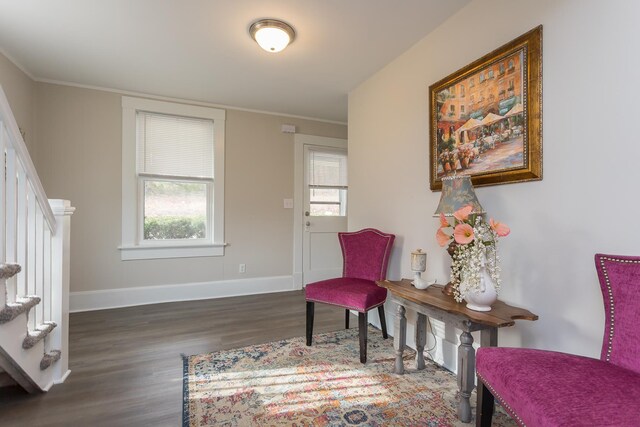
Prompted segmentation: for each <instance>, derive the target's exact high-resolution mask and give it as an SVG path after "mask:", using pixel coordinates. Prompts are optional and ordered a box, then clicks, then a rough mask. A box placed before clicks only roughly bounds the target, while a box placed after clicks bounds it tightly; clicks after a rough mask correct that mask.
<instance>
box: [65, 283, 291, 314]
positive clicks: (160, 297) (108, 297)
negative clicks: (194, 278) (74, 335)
mask: <svg viewBox="0 0 640 427" xmlns="http://www.w3.org/2000/svg"><path fill="white" fill-rule="evenodd" d="M295 289H296V288H295V286H294V282H293V277H292V276H274V277H254V278H250V279H237V280H219V281H215V282H200V283H181V284H175V285H161V286H141V287H136V288H119V289H105V290H99V291H84V292H71V293H70V294H69V311H70V312H71V313H76V312H80V311H93V310H105V309H108V308H119V307H131V306H136V305H147V304H157V303H162V302H175V301H191V300H200V299H212V298H224V297H235V296H241V295H254V294H268V293H272V292H285V291H292V290H295Z"/></svg>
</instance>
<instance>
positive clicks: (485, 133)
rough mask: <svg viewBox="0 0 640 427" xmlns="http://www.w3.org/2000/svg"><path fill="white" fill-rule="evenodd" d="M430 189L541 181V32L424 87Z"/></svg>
mask: <svg viewBox="0 0 640 427" xmlns="http://www.w3.org/2000/svg"><path fill="white" fill-rule="evenodd" d="M429 133H430V157H431V158H430V185H431V190H433V191H437V190H440V189H442V177H444V176H449V175H453V174H458V175H460V174H465V175H470V176H471V181H472V182H473V185H474V186H476V187H477V186H485V185H496V184H508V183H513V182H522V181H533V180H541V179H542V26H539V27H537V28H534V29H533V30H531V31H529V32H528V33H526V34H523V35H522V36H520V37H518V38H517V39H515V40H513V41H511V42H509V43H507V44H506V45H504V46H502V47H500V48H498V49H496V50H494V51H493V52H491V53H489V54H488V55H485V56H483V57H482V58H480V59H478V60H477V61H474V62H473V63H471V64H469V65H467V66H466V67H464V68H462V69H460V70H458V71H456V72H455V73H453V74H451V75H449V76H447V77H445V78H444V79H442V80H440V81H439V82H437V83H434V84H433V85H431V86H430V87H429Z"/></svg>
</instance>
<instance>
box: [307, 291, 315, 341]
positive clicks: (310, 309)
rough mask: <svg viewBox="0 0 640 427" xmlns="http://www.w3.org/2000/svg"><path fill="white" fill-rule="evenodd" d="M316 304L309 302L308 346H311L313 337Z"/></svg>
mask: <svg viewBox="0 0 640 427" xmlns="http://www.w3.org/2000/svg"><path fill="white" fill-rule="evenodd" d="M314 306H315V303H314V302H312V301H307V345H308V346H310V345H311V337H312V336H313V311H314V308H315V307H314Z"/></svg>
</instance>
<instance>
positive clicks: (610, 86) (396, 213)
mask: <svg viewBox="0 0 640 427" xmlns="http://www.w3.org/2000/svg"><path fill="white" fill-rule="evenodd" d="M638 16H640V2H630V1H626V0H612V1H607V2H601V1H596V0H538V1H525V0H475V1H473V2H471V3H470V4H469V5H468V6H466V7H465V8H464V9H462V10H461V11H460V12H458V13H457V14H456V15H454V16H453V17H451V18H450V19H448V20H447V21H446V22H444V23H443V25H442V26H441V27H439V28H438V29H437V30H435V31H434V32H432V33H431V34H429V35H428V36H427V37H426V38H424V39H423V40H422V41H420V42H419V43H417V44H416V45H415V46H413V47H412V48H411V49H410V50H408V51H407V52H405V53H404V54H403V55H401V56H400V57H398V58H397V59H395V60H394V61H392V62H391V63H390V64H388V65H387V66H386V67H385V68H383V69H382V70H380V71H379V72H378V73H376V74H375V75H373V76H372V77H371V78H370V79H368V80H367V81H366V82H364V83H363V84H362V85H360V86H359V87H358V88H356V89H355V90H354V91H353V92H352V93H351V94H350V96H349V168H350V169H349V191H350V205H349V228H351V229H358V228H360V227H364V226H373V227H378V228H380V229H383V230H386V231H391V232H394V233H397V234H398V237H399V238H398V240H397V242H398V243H397V245H396V247H395V249H394V254H393V257H392V260H391V263H390V266H391V268H390V270H391V276H392V277H393V278H398V277H400V276H405V277H407V276H409V275H410V274H411V271H410V262H409V254H410V252H411V251H412V250H414V249H415V248H418V247H420V248H424V249H426V251H427V252H428V267H427V268H428V273H427V276H428V277H437V278H438V279H439V282H440V283H443V282H446V281H447V277H448V269H449V266H450V263H451V261H450V259H449V256H448V255H447V254H446V252H445V251H444V250H443V249H442V248H440V247H439V246H438V245H437V242H436V239H435V232H436V229H437V227H438V220H437V218H432V213H433V212H434V211H435V209H436V206H437V203H438V200H439V198H440V193H439V192H431V191H430V190H429V175H428V174H429V152H428V146H429V142H428V141H429V131H428V129H429V124H428V87H429V85H430V84H433V83H435V82H436V81H438V80H440V79H441V78H443V77H445V76H447V75H449V74H450V73H452V72H454V71H456V70H457V69H459V68H461V67H463V66H465V65H466V64H468V63H470V62H472V61H473V60H475V59H477V58H480V57H481V56H483V55H484V54H486V53H488V52H491V51H492V50H493V49H495V48H497V47H499V46H500V45H502V44H504V43H506V42H509V41H510V40H512V39H513V38H515V37H517V36H519V35H521V34H523V33H525V32H527V31H529V30H530V29H532V28H534V27H536V26H537V25H539V24H543V25H544V29H543V32H544V41H543V45H544V46H543V52H544V57H543V60H544V65H543V68H544V71H543V73H544V78H543V81H544V83H543V85H544V87H543V99H544V106H543V110H544V136H543V145H544V180H542V181H539V182H531V183H520V184H509V185H499V186H492V187H483V188H479V189H477V191H476V192H477V195H478V198H479V199H480V201H481V203H482V205H483V207H484V208H485V209H486V210H487V211H488V213H489V215H490V216H492V217H495V218H498V219H500V220H502V221H504V222H506V223H507V224H508V225H509V226H510V227H511V230H512V232H511V235H510V236H508V237H507V238H505V239H502V241H501V244H500V245H501V246H500V252H501V255H502V260H503V264H502V269H503V286H502V292H501V298H504V299H505V300H507V301H509V302H511V303H514V304H516V305H520V306H524V307H527V308H529V309H531V310H532V311H533V312H535V313H537V314H538V315H539V316H540V320H539V321H537V322H517V324H516V327H514V328H509V329H504V330H501V331H500V343H501V345H516V346H519V345H524V346H531V347H537V348H546V349H554V350H561V351H567V352H571V353H578V354H584V355H589V356H596V357H597V356H598V355H599V353H600V346H601V343H602V333H603V325H604V312H603V306H602V296H601V294H600V288H599V285H598V280H597V276H596V272H595V267H594V261H593V255H594V254H595V253H596V252H604V253H613V254H635V255H639V254H640V251H639V247H640V246H639V245H638V233H637V231H636V228H635V222H636V217H637V215H636V214H635V213H636V212H638V210H640V201H639V199H638V197H637V196H636V195H637V194H638V188H637V187H638V182H640V169H639V168H638V167H637V162H638V159H640V144H639V143H638V139H637V137H636V130H635V124H636V122H637V118H638V117H640V104H638V103H636V102H635V97H634V96H633V94H637V93H640V80H639V79H638V78H637V70H638V69H640V59H639V56H638V55H636V54H634V53H633V52H638V51H639V50H640V30H639V27H638V25H637V22H636V21H637V17H638ZM612 23H615V25H612ZM612 117H615V120H614V122H612V121H611V118H612ZM381 166H384V167H381ZM372 167H375V170H376V172H377V173H375V174H372V173H371V170H372ZM622 212H630V213H632V218H631V219H628V218H625V217H626V215H620V213H622ZM629 221H631V223H630V224H634V225H630V226H631V228H630V229H627V228H626V225H625V224H626V223H628V222H629ZM391 320H392V321H393V319H391ZM447 337H448V339H449V340H453V341H454V340H455V338H456V335H455V333H454V331H449V332H447ZM443 348H444V349H445V353H446V351H447V349H449V350H452V351H451V352H450V353H449V354H448V355H447V354H444V357H445V359H448V360H449V362H451V363H452V364H454V363H455V360H454V359H455V348H454V347H453V346H449V347H447V346H446V345H445V344H443V345H439V346H438V348H437V349H436V350H435V352H434V354H437V352H439V351H440V352H441V351H442V349H443ZM441 355H442V354H441Z"/></svg>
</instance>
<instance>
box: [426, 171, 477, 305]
mask: <svg viewBox="0 0 640 427" xmlns="http://www.w3.org/2000/svg"><path fill="white" fill-rule="evenodd" d="M468 205H471V206H473V210H472V211H471V213H472V214H480V215H481V214H484V213H485V211H484V209H483V208H482V205H480V202H479V201H478V198H477V197H476V193H475V191H474V190H473V185H472V184H471V178H470V177H469V176H468V175H452V176H447V177H444V178H442V194H441V195H440V203H438V208H437V209H436V211H435V212H434V214H433V216H434V217H439V216H440V214H444V216H447V217H452V216H453V213H454V212H455V211H457V210H458V209H460V208H462V207H465V206H468ZM456 245H457V243H456V242H455V240H454V241H452V242H451V243H450V244H449V247H448V248H447V252H448V253H449V255H450V256H453V253H454V252H455V249H456ZM442 292H443V293H444V294H447V295H453V282H449V283H447V284H446V286H445V287H444V288H442Z"/></svg>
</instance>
